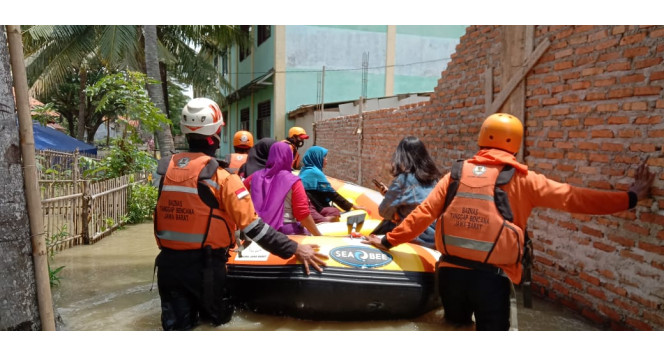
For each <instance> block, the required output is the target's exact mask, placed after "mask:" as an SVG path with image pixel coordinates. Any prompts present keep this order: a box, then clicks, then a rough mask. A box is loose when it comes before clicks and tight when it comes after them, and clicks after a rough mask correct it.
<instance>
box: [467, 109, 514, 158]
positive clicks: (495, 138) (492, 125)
mask: <svg viewBox="0 0 664 357" xmlns="http://www.w3.org/2000/svg"><path fill="white" fill-rule="evenodd" d="M521 140H523V124H521V121H520V120H519V118H517V117H515V116H514V115H511V114H505V113H495V114H491V115H489V116H488V117H487V118H486V119H485V120H484V123H482V128H481V129H480V136H479V138H478V139H477V144H478V145H479V146H480V147H491V148H497V149H502V150H505V151H508V152H510V153H512V154H515V153H516V152H517V151H519V148H520V147H521Z"/></svg>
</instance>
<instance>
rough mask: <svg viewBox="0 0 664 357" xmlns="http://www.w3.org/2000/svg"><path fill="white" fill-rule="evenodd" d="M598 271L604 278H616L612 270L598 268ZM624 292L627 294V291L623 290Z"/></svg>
mask: <svg viewBox="0 0 664 357" xmlns="http://www.w3.org/2000/svg"><path fill="white" fill-rule="evenodd" d="M598 273H599V275H601V276H603V277H605V278H608V279H611V280H613V279H615V278H616V276H615V274H613V272H612V271H610V270H599V271H598ZM623 290H624V289H623ZM626 294H627V292H625V295H626Z"/></svg>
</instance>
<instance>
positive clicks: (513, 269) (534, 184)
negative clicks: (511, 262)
mask: <svg viewBox="0 0 664 357" xmlns="http://www.w3.org/2000/svg"><path fill="white" fill-rule="evenodd" d="M472 160H477V161H476V162H478V163H487V164H488V163H492V164H505V163H507V164H513V166H515V167H516V168H517V170H516V172H515V173H514V176H513V177H512V180H511V181H510V182H509V183H508V184H506V185H504V186H502V187H503V189H504V190H505V192H506V193H507V196H508V197H509V202H510V207H511V209H512V213H513V214H514V224H516V225H517V226H519V227H521V228H522V229H523V230H524V231H525V227H526V222H527V221H528V217H529V216H530V213H531V212H532V210H533V208H535V207H545V208H552V209H556V210H561V211H565V212H570V213H584V214H612V213H616V212H620V211H624V210H627V209H628V208H629V195H628V194H627V192H621V191H604V190H595V189H588V188H581V187H574V186H571V185H569V184H565V183H560V182H556V181H553V180H550V179H548V178H546V177H545V176H544V175H541V174H538V173H535V172H533V171H528V168H527V167H526V166H525V165H522V164H518V163H516V160H515V159H514V156H512V155H510V154H509V153H507V152H504V151H501V150H497V149H488V150H481V151H480V152H479V153H478V154H477V155H476V156H475V157H473V159H472ZM449 181H450V174H449V173H448V174H446V175H445V176H444V177H443V178H442V179H441V180H440V181H439V182H438V184H437V185H436V187H435V188H434V189H433V190H432V191H431V193H430V194H429V196H428V197H427V199H426V200H424V201H423V202H422V204H420V205H419V206H418V207H417V208H415V209H414V210H413V211H412V212H411V213H410V215H408V217H406V219H404V220H403V222H401V224H400V225H399V226H397V227H396V228H395V229H394V230H393V231H392V232H390V233H387V235H386V239H387V241H388V242H389V243H390V244H392V245H393V246H394V245H398V244H401V243H406V242H409V241H410V240H412V239H414V238H415V237H417V236H418V235H419V234H420V233H422V232H424V230H425V229H426V228H427V227H428V226H429V225H430V224H431V223H432V222H433V221H434V220H435V219H437V218H438V217H440V216H441V214H442V213H443V207H444V205H445V196H446V194H447V188H448V186H449ZM439 237H440V232H436V246H437V247H438V245H439V244H441V243H440V242H438V241H439V240H440V238H439ZM444 266H450V265H449V264H448V263H445V264H444ZM501 268H503V270H504V271H505V273H506V274H507V275H508V276H509V277H510V279H511V280H512V281H514V282H515V283H518V282H520V280H521V275H520V271H521V269H520V268H521V267H520V266H519V267H517V266H507V267H503V266H501Z"/></svg>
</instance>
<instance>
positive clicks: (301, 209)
mask: <svg viewBox="0 0 664 357" xmlns="http://www.w3.org/2000/svg"><path fill="white" fill-rule="evenodd" d="M292 164H293V151H292V150H291V148H290V146H288V144H286V143H283V142H277V143H274V144H273V145H272V146H271V147H270V152H269V155H268V159H267V163H266V165H265V168H264V169H262V170H258V171H256V172H254V173H253V174H252V175H250V176H249V177H247V178H246V179H245V181H244V184H245V186H246V187H247V188H248V189H249V192H250V193H251V200H252V201H253V202H254V207H255V209H256V212H257V213H258V216H259V217H261V218H262V219H263V221H264V222H265V223H267V224H269V225H270V226H271V227H273V228H274V229H276V230H278V231H279V232H282V233H284V234H308V233H309V232H310V233H311V234H313V235H316V236H319V235H321V233H320V231H319V230H318V227H316V223H315V222H314V220H313V218H312V217H311V213H310V212H309V200H308V199H307V194H306V192H305V191H304V187H303V186H302V181H301V180H300V178H299V177H298V176H295V175H293V174H292V173H291V165H292ZM305 228H306V229H305ZM307 231H308V232H307Z"/></svg>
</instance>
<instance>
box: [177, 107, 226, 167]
mask: <svg viewBox="0 0 664 357" xmlns="http://www.w3.org/2000/svg"><path fill="white" fill-rule="evenodd" d="M223 125H224V118H223V116H222V115H221V110H220V109H219V105H217V103H215V102H214V101H212V100H210V99H208V98H194V99H192V100H190V101H189V102H188V103H187V104H186V105H185V106H184V108H182V118H181V119H180V129H181V130H182V133H183V134H185V136H186V137H187V142H188V143H189V150H190V151H192V152H203V153H205V154H208V155H210V156H214V153H215V151H216V150H217V149H218V148H219V142H220V136H219V135H220V134H221V127H222V126H223Z"/></svg>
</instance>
